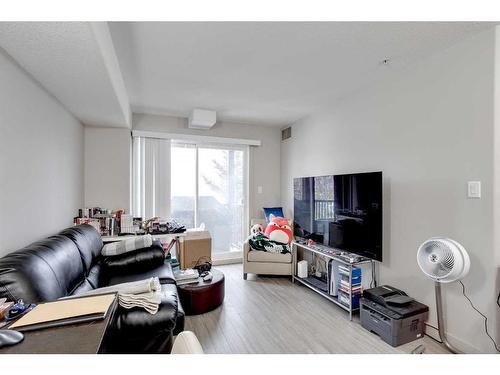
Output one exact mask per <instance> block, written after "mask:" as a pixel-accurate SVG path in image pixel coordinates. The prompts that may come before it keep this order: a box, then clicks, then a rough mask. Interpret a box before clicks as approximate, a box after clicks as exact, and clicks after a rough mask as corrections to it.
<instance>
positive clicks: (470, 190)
mask: <svg viewBox="0 0 500 375" xmlns="http://www.w3.org/2000/svg"><path fill="white" fill-rule="evenodd" d="M467 198H481V181H469V182H467Z"/></svg>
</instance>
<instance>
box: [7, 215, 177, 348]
mask: <svg viewBox="0 0 500 375" xmlns="http://www.w3.org/2000/svg"><path fill="white" fill-rule="evenodd" d="M102 246H103V243H102V240H101V237H100V235H99V234H98V233H97V231H96V230H95V229H94V228H93V227H92V226H90V225H79V226H75V227H72V228H68V229H65V230H63V231H62V232H61V233H59V234H58V235H56V236H52V237H49V238H47V239H45V240H42V241H38V242H35V243H33V244H31V245H29V246H27V247H25V248H23V249H21V250H18V251H15V252H13V253H10V254H8V255H6V256H5V257H3V258H0V298H1V297H6V298H7V299H8V300H11V301H17V300H18V299H23V300H24V301H25V302H29V303H31V302H35V303H36V302H46V301H54V300H56V299H58V298H61V297H65V296H69V295H77V294H80V293H83V292H86V291H89V290H92V289H95V288H100V287H104V286H108V285H115V284H119V283H123V282H129V281H137V280H142V279H146V278H149V277H154V276H157V277H158V278H159V279H160V283H161V284H162V301H161V304H160V308H159V311H158V312H157V313H156V314H154V315H152V314H149V313H148V312H146V311H145V310H143V309H140V308H133V309H130V310H127V309H124V308H121V307H118V311H117V312H116V314H115V318H114V320H113V321H112V322H111V324H110V326H109V327H108V330H107V331H106V335H105V338H104V344H103V347H102V352H104V353H169V352H170V349H171V346H172V340H173V335H175V334H177V333H178V332H181V331H182V330H183V329H184V312H183V310H182V307H181V305H180V301H179V298H178V295H177V288H176V285H175V279H174V276H173V273H172V269H171V267H170V265H169V264H165V263H164V252H163V249H162V248H161V245H160V244H159V243H153V246H151V247H150V248H146V249H140V250H136V251H133V252H129V253H126V254H123V255H121V256H113V257H102V256H101V249H102Z"/></svg>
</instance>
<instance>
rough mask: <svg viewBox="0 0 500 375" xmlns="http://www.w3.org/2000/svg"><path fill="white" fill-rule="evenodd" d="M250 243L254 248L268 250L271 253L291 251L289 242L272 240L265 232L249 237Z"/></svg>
mask: <svg viewBox="0 0 500 375" xmlns="http://www.w3.org/2000/svg"><path fill="white" fill-rule="evenodd" d="M248 244H249V245H250V248H251V249H252V250H257V251H267V252H269V253H281V254H286V253H289V252H290V245H289V244H282V243H279V242H276V241H271V240H270V239H269V238H267V237H266V235H265V234H263V233H254V234H252V235H250V237H248Z"/></svg>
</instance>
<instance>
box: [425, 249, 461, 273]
mask: <svg viewBox="0 0 500 375" xmlns="http://www.w3.org/2000/svg"><path fill="white" fill-rule="evenodd" d="M422 250H423V252H424V254H425V256H427V258H428V260H429V262H427V263H425V262H424V263H423V266H424V267H425V268H426V271H427V272H428V273H429V274H433V275H435V277H437V278H442V277H446V276H447V275H448V274H449V273H450V272H451V271H452V269H453V266H454V264H455V260H454V256H453V252H452V251H451V250H450V249H449V247H448V246H446V245H445V244H443V243H442V242H441V241H429V242H428V243H427V244H426V245H425V247H424V248H423V249H422Z"/></svg>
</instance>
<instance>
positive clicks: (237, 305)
mask: <svg viewBox="0 0 500 375" xmlns="http://www.w3.org/2000/svg"><path fill="white" fill-rule="evenodd" d="M216 268H217V269H219V270H221V271H222V272H224V274H225V277H226V281H225V283H226V284H225V287H226V296H225V300H224V303H223V305H222V306H220V307H219V308H217V309H215V310H213V311H210V312H208V313H206V314H201V315H195V316H188V317H186V325H185V329H186V330H190V331H193V332H194V333H195V334H196V336H198V339H199V340H200V342H201V345H202V346H203V349H204V351H205V353H209V354H210V353H217V354H246V353H255V354H266V353H277V354H281V353H283V354H286V353H300V354H307V353H399V354H402V353H410V352H411V351H412V350H413V349H415V348H416V347H417V346H418V345H420V344H423V345H424V346H425V353H447V351H446V350H445V349H443V348H442V347H441V346H440V345H438V344H437V343H436V342H435V341H433V340H432V339H430V338H428V337H425V338H423V339H420V340H417V341H414V342H411V343H409V344H405V345H402V346H400V347H398V348H393V347H391V346H390V345H388V344H386V343H385V342H383V341H382V340H381V339H380V338H379V337H378V336H376V335H374V334H372V333H370V332H368V331H366V330H364V329H363V328H362V327H361V325H360V324H359V318H358V316H355V318H354V319H353V321H352V322H351V321H349V316H348V314H347V313H346V312H345V311H344V310H342V309H341V308H339V307H338V306H336V305H334V304H333V303H331V302H329V301H328V300H326V299H325V298H323V297H321V296H320V295H318V294H316V293H314V292H313V291H311V290H310V289H308V288H306V287H305V286H302V285H299V284H298V283H295V284H292V282H291V280H290V278H287V277H276V276H274V277H260V276H259V277H256V276H254V275H248V280H246V281H245V280H243V276H242V272H243V271H242V265H241V264H231V265H224V266H217V267H216Z"/></svg>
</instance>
